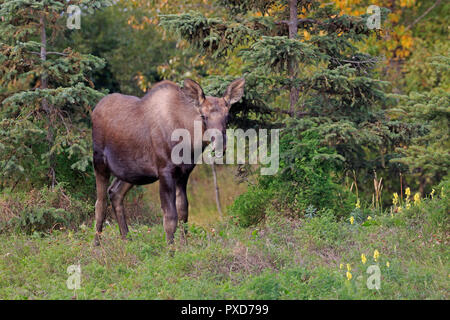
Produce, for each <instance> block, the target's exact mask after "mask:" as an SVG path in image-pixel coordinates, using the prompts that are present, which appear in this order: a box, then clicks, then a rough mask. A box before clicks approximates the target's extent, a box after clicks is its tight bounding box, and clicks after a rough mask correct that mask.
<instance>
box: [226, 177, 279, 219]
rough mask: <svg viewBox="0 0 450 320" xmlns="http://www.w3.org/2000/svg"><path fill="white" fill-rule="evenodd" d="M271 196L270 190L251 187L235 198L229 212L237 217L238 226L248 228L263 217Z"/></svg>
mask: <svg viewBox="0 0 450 320" xmlns="http://www.w3.org/2000/svg"><path fill="white" fill-rule="evenodd" d="M271 196H272V195H271V192H270V190H265V189H262V188H260V187H259V186H251V187H250V188H249V189H248V191H247V192H245V193H243V194H241V195H240V196H239V197H237V199H236V200H235V201H234V203H233V204H232V205H231V208H230V210H231V212H232V214H235V215H237V217H238V221H239V225H240V226H242V227H249V226H251V225H254V224H257V223H258V222H260V221H261V220H262V219H263V218H264V217H265V214H266V209H267V208H268V206H269V205H270V200H271Z"/></svg>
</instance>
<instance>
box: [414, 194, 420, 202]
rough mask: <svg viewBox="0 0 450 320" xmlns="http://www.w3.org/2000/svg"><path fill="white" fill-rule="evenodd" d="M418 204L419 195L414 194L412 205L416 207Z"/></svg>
mask: <svg viewBox="0 0 450 320" xmlns="http://www.w3.org/2000/svg"><path fill="white" fill-rule="evenodd" d="M419 203H420V193H419V192H416V194H415V195H414V204H415V205H418V204H419Z"/></svg>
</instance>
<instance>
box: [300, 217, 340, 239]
mask: <svg viewBox="0 0 450 320" xmlns="http://www.w3.org/2000/svg"><path fill="white" fill-rule="evenodd" d="M301 231H302V232H304V233H305V234H306V235H307V237H308V238H309V239H310V241H311V242H313V243H314V244H315V245H316V246H317V247H322V246H325V245H326V246H330V245H333V244H334V245H336V244H337V243H338V240H339V239H341V237H342V234H343V230H342V225H340V224H339V223H338V222H337V221H336V216H335V214H334V212H333V211H332V210H330V209H326V210H321V211H320V212H318V213H317V215H316V216H315V217H313V218H310V219H307V220H306V221H305V224H304V225H303V228H302V230H301Z"/></svg>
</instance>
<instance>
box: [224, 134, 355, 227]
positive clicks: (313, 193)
mask: <svg viewBox="0 0 450 320" xmlns="http://www.w3.org/2000/svg"><path fill="white" fill-rule="evenodd" d="M342 160H343V159H342V157H341V156H340V155H338V154H337V153H336V152H335V151H334V150H333V149H331V148H329V147H327V146H321V143H320V139H319V137H318V135H317V133H316V132H314V131H313V130H312V129H311V130H310V131H299V130H296V127H293V128H292V127H289V128H287V129H285V130H284V131H283V133H282V137H281V139H280V169H279V173H278V174H276V175H275V176H262V177H260V178H259V179H258V184H257V185H255V186H252V187H250V188H249V190H248V191H247V192H246V193H244V194H242V195H241V196H239V197H238V198H237V199H236V200H235V202H234V204H233V206H232V207H231V208H230V210H231V213H232V214H234V215H237V216H238V217H239V218H240V223H241V225H242V226H249V225H252V224H255V223H257V222H259V221H260V220H261V219H263V218H264V216H265V214H266V212H267V209H268V208H270V207H269V205H270V206H272V207H273V208H275V209H276V210H277V211H279V212H284V213H286V214H289V215H293V216H300V215H304V214H307V213H308V212H309V211H311V208H310V207H311V206H312V207H313V208H319V209H321V210H322V209H330V210H332V211H333V212H334V213H335V214H336V215H337V216H344V215H347V213H348V212H349V211H350V210H351V208H352V207H353V203H354V202H355V201H354V200H355V199H354V196H353V195H352V194H351V193H349V192H348V191H347V190H344V188H342V187H341V186H340V185H339V184H337V183H336V182H335V181H333V178H332V176H333V173H334V172H335V171H336V170H337V169H338V168H339V167H340V165H341V164H342ZM308 208H310V209H308Z"/></svg>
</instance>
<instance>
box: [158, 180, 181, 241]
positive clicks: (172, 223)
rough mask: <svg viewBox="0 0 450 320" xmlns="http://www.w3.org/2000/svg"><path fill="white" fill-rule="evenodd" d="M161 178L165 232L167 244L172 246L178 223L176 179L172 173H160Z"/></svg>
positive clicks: (160, 187)
mask: <svg viewBox="0 0 450 320" xmlns="http://www.w3.org/2000/svg"><path fill="white" fill-rule="evenodd" d="M159 176H160V177H159V197H160V199H161V208H162V210H163V213H164V221H163V223H164V231H165V232H166V240H167V243H168V244H172V243H173V239H174V234H175V231H176V229H177V223H178V214H177V207H176V202H175V201H176V189H175V179H174V177H173V174H172V173H160V175H159Z"/></svg>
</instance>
